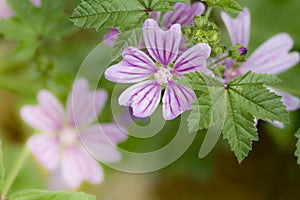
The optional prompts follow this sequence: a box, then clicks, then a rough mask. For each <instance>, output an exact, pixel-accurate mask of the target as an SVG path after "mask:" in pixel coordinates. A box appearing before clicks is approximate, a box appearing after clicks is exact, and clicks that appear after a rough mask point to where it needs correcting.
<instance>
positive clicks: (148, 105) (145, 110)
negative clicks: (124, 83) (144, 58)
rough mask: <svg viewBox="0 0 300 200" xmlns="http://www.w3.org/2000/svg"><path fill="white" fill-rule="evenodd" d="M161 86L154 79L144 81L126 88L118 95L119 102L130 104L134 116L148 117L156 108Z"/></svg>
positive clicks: (124, 104) (123, 104)
mask: <svg viewBox="0 0 300 200" xmlns="http://www.w3.org/2000/svg"><path fill="white" fill-rule="evenodd" d="M160 97H161V86H160V85H159V84H158V83H157V82H156V81H151V80H150V81H144V82H141V83H138V84H135V85H133V86H131V87H129V88H127V89H126V90H125V91H124V92H123V93H122V94H121V95H120V97H119V104H120V105H122V106H130V107H132V110H133V115H134V116H136V117H141V118H145V117H149V116H150V115H151V114H152V113H153V112H154V111H155V109H156V108H157V106H158V104H159V101H160Z"/></svg>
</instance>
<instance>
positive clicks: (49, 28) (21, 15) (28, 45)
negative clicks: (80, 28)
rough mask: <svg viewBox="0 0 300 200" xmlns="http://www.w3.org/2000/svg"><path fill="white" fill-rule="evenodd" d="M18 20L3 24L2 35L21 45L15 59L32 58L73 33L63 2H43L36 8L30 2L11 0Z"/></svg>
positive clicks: (27, 0)
mask: <svg viewBox="0 0 300 200" xmlns="http://www.w3.org/2000/svg"><path fill="white" fill-rule="evenodd" d="M8 2H9V4H10V5H11V7H12V9H13V10H14V11H15V12H16V14H17V15H16V16H15V17H12V18H9V19H6V20H1V21H0V33H2V34H3V35H4V37H5V38H6V39H8V40H16V41H18V46H17V47H16V49H15V51H14V58H15V59H27V58H30V57H32V56H33V55H34V54H35V52H36V50H37V49H38V47H39V46H40V45H42V44H48V43H49V42H51V41H55V42H58V41H60V39H61V38H62V37H63V36H66V35H68V34H70V33H72V32H73V31H74V27H72V24H71V23H69V22H68V20H67V19H66V16H65V14H64V1H58V2H56V3H53V1H52V0H43V1H42V6H41V8H36V7H35V6H34V5H33V4H32V3H31V2H30V1H29V0H23V1H19V0H8Z"/></svg>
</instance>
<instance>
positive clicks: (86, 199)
mask: <svg viewBox="0 0 300 200" xmlns="http://www.w3.org/2000/svg"><path fill="white" fill-rule="evenodd" d="M9 200H96V197H95V196H93V195H89V194H85V193H83V192H51V191H45V190H22V191H19V192H16V193H14V194H12V195H10V196H9Z"/></svg>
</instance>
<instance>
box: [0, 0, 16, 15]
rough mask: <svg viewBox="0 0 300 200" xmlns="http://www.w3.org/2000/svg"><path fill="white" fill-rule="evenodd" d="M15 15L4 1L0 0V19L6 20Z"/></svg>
mask: <svg viewBox="0 0 300 200" xmlns="http://www.w3.org/2000/svg"><path fill="white" fill-rule="evenodd" d="M15 15H16V13H15V12H14V11H13V10H12V9H11V7H10V6H9V4H8V3H7V1H6V0H0V19H8V18H10V17H13V16H15Z"/></svg>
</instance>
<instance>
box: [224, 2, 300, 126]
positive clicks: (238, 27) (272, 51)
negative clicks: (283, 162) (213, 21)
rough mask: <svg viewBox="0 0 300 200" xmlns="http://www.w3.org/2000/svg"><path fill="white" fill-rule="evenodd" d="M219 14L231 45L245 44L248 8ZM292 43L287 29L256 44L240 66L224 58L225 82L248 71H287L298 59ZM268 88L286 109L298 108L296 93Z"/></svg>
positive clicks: (248, 28) (246, 42) (246, 43)
mask: <svg viewBox="0 0 300 200" xmlns="http://www.w3.org/2000/svg"><path fill="white" fill-rule="evenodd" d="M221 18H222V20H223V21H224V24H225V26H226V28H227V30H228V33H229V36H230V39H231V42H232V45H233V46H234V45H236V44H237V43H239V44H241V45H242V46H243V47H245V48H246V47H247V46H248V43H249V38H250V12H249V10H248V9H247V8H244V10H243V12H241V13H240V14H239V15H238V17H237V18H236V19H233V18H231V17H230V16H229V15H228V14H226V13H225V12H222V13H221ZM293 43H294V42H293V39H292V38H291V37H290V36H289V35H288V34H287V33H279V34H277V35H275V36H273V37H271V38H270V39H268V40H267V41H266V42H264V43H263V44H262V45H261V46H260V47H258V48H257V49H256V50H255V51H254V52H253V53H252V54H251V56H250V57H249V58H248V60H247V61H246V62H245V63H243V64H242V65H240V66H239V67H237V68H236V67H235V66H234V65H235V64H236V63H235V62H234V61H233V60H232V59H227V60H226V61H225V68H226V72H225V82H229V81H230V80H231V79H232V78H234V77H236V76H238V75H241V74H244V73H246V72H248V71H253V72H255V73H268V74H274V75H277V74H279V73H281V72H284V71H287V70H288V69H290V68H291V67H293V66H295V65H296V64H297V63H298V62H299V53H298V52H290V50H291V49H292V47H293ZM269 89H270V90H271V91H273V92H275V93H277V94H278V95H280V96H282V102H283V103H284V104H285V106H286V107H287V110H290V111H291V110H296V109H298V108H299V103H300V101H299V99H298V98H297V97H295V96H293V95H290V94H288V93H286V92H282V91H279V90H275V89H273V88H269ZM281 126H282V125H281Z"/></svg>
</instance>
